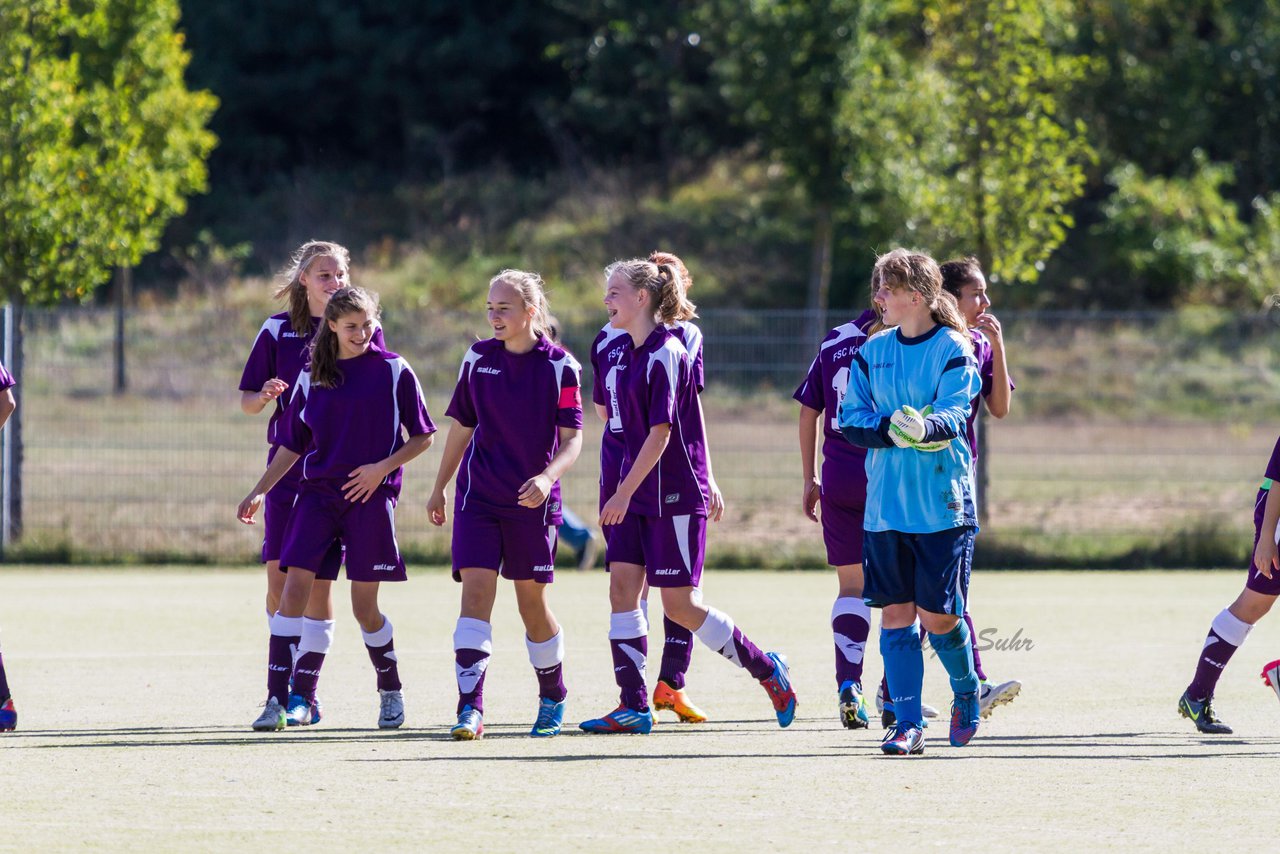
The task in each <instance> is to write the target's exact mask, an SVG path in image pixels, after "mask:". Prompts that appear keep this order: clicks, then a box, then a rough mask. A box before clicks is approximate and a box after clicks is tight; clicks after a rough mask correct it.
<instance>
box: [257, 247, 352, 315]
mask: <svg viewBox="0 0 1280 854" xmlns="http://www.w3.org/2000/svg"><path fill="white" fill-rule="evenodd" d="M317 258H332V259H333V260H335V261H337V262H338V264H339V265H340V266H341V267H342V269H343V270H344V271H345V270H348V269H350V267H351V253H350V252H348V251H347V247H345V246H343V245H341V244H339V243H331V242H329V241H327V240H308V241H307V242H306V243H304V244H302V245H301V246H299V247H298V248H297V249H295V250H294V251H293V255H291V256H290V257H289V263H288V264H286V265H285V268H284V269H283V270H281V271H280V274H279V277H280V279H281V280H282V281H281V283H280V284H279V285H278V286H277V287H276V290H275V292H274V293H273V294H272V296H273V297H275V298H276V299H284V300H288V302H289V325H290V326H292V327H293V331H294V332H296V333H298V334H299V335H304V336H305V335H310V334H311V306H310V304H309V303H308V302H307V286H306V285H304V284H302V276H303V274H304V273H306V272H307V270H309V269H311V264H312V263H313V262H314V261H315V260H316V259H317Z"/></svg>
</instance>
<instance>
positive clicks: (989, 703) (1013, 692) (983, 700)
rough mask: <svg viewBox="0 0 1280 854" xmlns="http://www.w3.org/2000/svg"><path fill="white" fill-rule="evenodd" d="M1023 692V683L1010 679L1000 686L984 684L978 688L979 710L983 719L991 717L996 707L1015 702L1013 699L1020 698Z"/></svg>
mask: <svg viewBox="0 0 1280 854" xmlns="http://www.w3.org/2000/svg"><path fill="white" fill-rule="evenodd" d="M1021 690H1022V683H1021V682H1019V681H1018V680H1017V679H1010V680H1009V681H1008V682H1001V683H1000V684H999V685H993V684H992V683H990V682H983V683H982V684H981V685H979V686H978V710H979V712H980V714H981V715H982V717H983V718H989V717H991V710H992V709H994V708H995V707H996V706H1003V705H1004V704H1005V703H1011V702H1013V698H1014V697H1016V696H1018V692H1019V691H1021Z"/></svg>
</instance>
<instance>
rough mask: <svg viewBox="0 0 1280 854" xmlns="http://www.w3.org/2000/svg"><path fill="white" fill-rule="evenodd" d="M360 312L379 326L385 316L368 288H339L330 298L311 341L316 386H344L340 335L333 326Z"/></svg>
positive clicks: (376, 297)
mask: <svg viewBox="0 0 1280 854" xmlns="http://www.w3.org/2000/svg"><path fill="white" fill-rule="evenodd" d="M357 311H363V312H364V313H365V314H367V315H369V317H371V318H372V319H373V320H374V321H375V322H376V321H377V320H378V317H379V315H380V314H381V311H380V309H379V307H378V295H377V294H375V293H373V292H372V291H366V290H365V289H364V288H356V287H349V288H339V289H338V290H336V291H334V294H333V296H331V297H330V298H329V304H328V305H327V306H325V308H324V317H323V318H321V319H320V328H319V329H317V330H316V336H315V338H313V339H311V384H312V385H315V386H319V387H320V388H335V387H337V386H339V385H342V371H341V369H339V368H338V334H337V333H336V332H334V331H333V330H332V329H330V328H329V323H330V322H331V321H332V322H333V323H337V322H338V320H339V319H341V318H343V317H345V316H346V315H348V314H352V313H354V312H357Z"/></svg>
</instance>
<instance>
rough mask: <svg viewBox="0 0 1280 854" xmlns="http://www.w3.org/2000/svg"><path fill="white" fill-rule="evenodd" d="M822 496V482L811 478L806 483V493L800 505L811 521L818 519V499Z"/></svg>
mask: <svg viewBox="0 0 1280 854" xmlns="http://www.w3.org/2000/svg"><path fill="white" fill-rule="evenodd" d="M821 497H822V484H820V483H818V482H817V481H816V480H810V481H809V482H808V483H806V484H805V485H804V495H803V497H801V499H800V506H801V507H803V508H804V515H806V516H808V517H809V519H810V520H811V521H814V522H817V521H818V513H817V509H816V508H817V506H818V499H820V498H821Z"/></svg>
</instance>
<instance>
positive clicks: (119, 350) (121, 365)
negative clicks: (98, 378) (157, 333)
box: [115, 267, 133, 394]
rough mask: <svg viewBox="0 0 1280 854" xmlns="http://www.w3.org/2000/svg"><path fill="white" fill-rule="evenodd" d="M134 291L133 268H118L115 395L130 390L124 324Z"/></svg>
mask: <svg viewBox="0 0 1280 854" xmlns="http://www.w3.org/2000/svg"><path fill="white" fill-rule="evenodd" d="M131 290H133V268H132V267H116V288H115V291H116V292H115V303H116V341H115V361H116V378H115V393H116V394H124V393H125V392H126V391H128V389H129V377H128V374H127V373H126V371H125V361H124V322H125V306H126V305H127V304H128V302H129V292H130V291H131Z"/></svg>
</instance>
